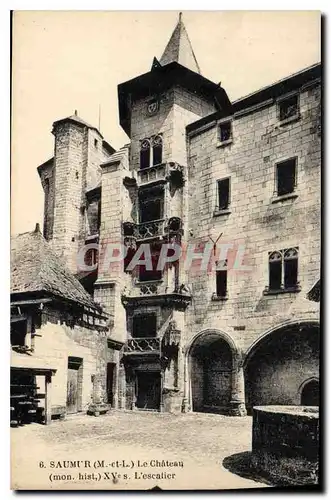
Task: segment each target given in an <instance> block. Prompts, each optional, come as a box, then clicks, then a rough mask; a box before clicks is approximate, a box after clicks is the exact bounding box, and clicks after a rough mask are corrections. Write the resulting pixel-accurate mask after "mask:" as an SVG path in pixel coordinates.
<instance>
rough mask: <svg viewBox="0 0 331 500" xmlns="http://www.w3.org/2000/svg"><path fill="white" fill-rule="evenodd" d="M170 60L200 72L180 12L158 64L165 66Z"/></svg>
mask: <svg viewBox="0 0 331 500" xmlns="http://www.w3.org/2000/svg"><path fill="white" fill-rule="evenodd" d="M172 62H177V63H179V64H181V65H182V66H185V68H188V69H190V70H192V71H195V72H196V73H201V71H200V68H199V64H198V61H197V59H196V57H195V54H194V51H193V48H192V45H191V42H190V39H189V36H188V34H187V31H186V28H185V25H184V23H183V21H182V13H180V14H179V19H178V23H177V25H176V27H175V29H174V31H173V33H172V35H171V37H170V40H169V42H168V44H167V46H166V48H165V50H164V52H163V54H162V57H161V59H160V64H161V65H162V66H166V65H167V64H169V63H172Z"/></svg>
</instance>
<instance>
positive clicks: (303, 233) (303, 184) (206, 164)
mask: <svg viewBox="0 0 331 500" xmlns="http://www.w3.org/2000/svg"><path fill="white" fill-rule="evenodd" d="M319 120H320V86H319V85H318V84H314V85H312V86H311V87H310V88H307V87H306V88H304V89H302V90H301V91H300V119H299V120H296V121H293V122H291V123H288V124H287V125H285V126H280V125H279V122H278V117H277V105H276V103H275V102H274V103H269V104H268V105H263V106H261V108H260V109H256V110H255V111H251V112H248V113H246V114H244V113H242V114H241V115H240V114H238V115H237V116H234V117H233V122H232V124H233V140H232V143H230V144H227V145H221V144H220V143H219V140H218V124H217V123H216V122H215V121H214V122H212V123H211V124H210V126H209V128H207V129H206V128H205V129H204V131H201V132H200V133H199V132H198V131H196V132H195V135H192V136H191V137H189V150H188V164H189V172H188V191H189V193H188V209H187V213H188V220H187V225H186V227H185V232H186V235H189V236H188V237H187V240H186V243H196V244H197V245H198V244H201V248H200V250H199V251H200V252H201V251H202V250H203V249H204V244H205V243H206V242H208V241H209V242H210V241H211V240H210V238H212V240H214V241H215V240H216V239H217V238H218V236H219V235H220V234H221V233H222V237H221V239H220V240H219V243H223V244H224V243H229V244H232V245H233V246H234V248H235V249H238V247H239V245H240V244H243V245H244V249H245V253H244V259H243V264H244V265H247V266H251V270H249V271H245V270H241V271H240V270H235V269H230V270H229V271H228V300H226V301H217V302H214V301H212V298H211V297H212V293H213V292H215V291H216V289H215V287H216V280H215V273H214V272H208V273H206V272H205V271H200V270H199V266H195V269H194V270H189V271H188V273H187V275H186V280H187V282H188V283H189V284H190V286H191V289H192V295H193V300H192V305H191V306H190V307H189V309H188V311H187V313H186V328H185V333H184V335H185V343H188V342H190V339H191V338H192V337H193V335H195V334H196V333H197V332H199V331H202V330H204V329H206V328H216V329H219V330H222V331H224V332H226V333H227V334H228V335H230V337H231V338H233V339H234V341H235V343H236V345H237V346H238V348H240V349H241V350H243V351H246V350H247V349H248V348H249V346H250V345H251V344H252V342H254V341H255V340H256V339H257V338H258V337H259V336H261V335H262V334H263V333H264V332H266V331H267V330H269V329H270V328H272V327H275V326H276V325H280V324H282V323H284V322H286V321H290V320H294V319H297V318H307V319H308V318H311V319H313V318H314V319H316V318H318V305H317V307H315V306H316V304H315V305H311V303H310V302H309V301H307V300H306V298H305V297H306V293H307V292H308V290H309V289H310V288H311V286H312V285H313V284H314V283H315V282H316V280H317V279H318V277H319V275H320V187H321V186H320V182H321V180H320V171H321V158H320V136H319V132H318V123H319ZM291 157H297V187H296V191H295V194H296V195H297V196H296V197H295V198H289V199H286V200H283V201H280V200H275V199H274V189H275V165H276V163H277V162H279V161H282V160H285V159H287V158H291ZM228 176H230V177H231V204H230V211H231V213H229V214H223V215H219V216H214V210H215V207H216V197H217V193H216V181H217V180H218V179H222V178H225V177H228ZM191 235H192V236H191ZM292 246H298V247H299V273H298V279H299V281H300V286H301V292H298V293H284V294H278V295H264V294H263V291H264V289H265V287H266V286H267V285H268V252H269V251H273V250H281V249H284V248H289V247H292ZM229 256H230V258H231V259H232V263H233V259H234V254H231V253H229ZM240 260H241V259H240Z"/></svg>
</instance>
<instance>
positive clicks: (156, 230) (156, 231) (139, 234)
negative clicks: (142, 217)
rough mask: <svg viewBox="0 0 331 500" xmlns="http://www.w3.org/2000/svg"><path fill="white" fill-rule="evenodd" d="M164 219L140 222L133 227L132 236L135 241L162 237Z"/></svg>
mask: <svg viewBox="0 0 331 500" xmlns="http://www.w3.org/2000/svg"><path fill="white" fill-rule="evenodd" d="M164 227H165V219H159V220H153V221H150V222H141V223H140V224H136V225H135V227H134V236H135V237H136V238H137V240H145V239H148V238H155V237H161V236H163V235H164Z"/></svg>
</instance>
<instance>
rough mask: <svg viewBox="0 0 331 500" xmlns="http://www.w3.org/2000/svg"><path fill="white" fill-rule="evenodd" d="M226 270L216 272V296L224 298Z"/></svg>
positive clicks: (225, 293) (225, 292)
mask: <svg viewBox="0 0 331 500" xmlns="http://www.w3.org/2000/svg"><path fill="white" fill-rule="evenodd" d="M227 278H228V277H227V270H226V269H224V270H222V271H216V295H217V297H226V295H227Z"/></svg>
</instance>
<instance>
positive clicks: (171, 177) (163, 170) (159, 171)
mask: <svg viewBox="0 0 331 500" xmlns="http://www.w3.org/2000/svg"><path fill="white" fill-rule="evenodd" d="M158 181H163V182H167V181H169V182H171V183H173V184H175V185H178V186H179V187H180V186H182V185H183V183H184V168H183V167H182V165H179V163H176V162H168V163H160V164H159V165H154V166H152V167H148V168H143V169H141V170H138V171H137V182H138V185H140V186H142V185H144V184H148V183H153V182H158Z"/></svg>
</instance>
